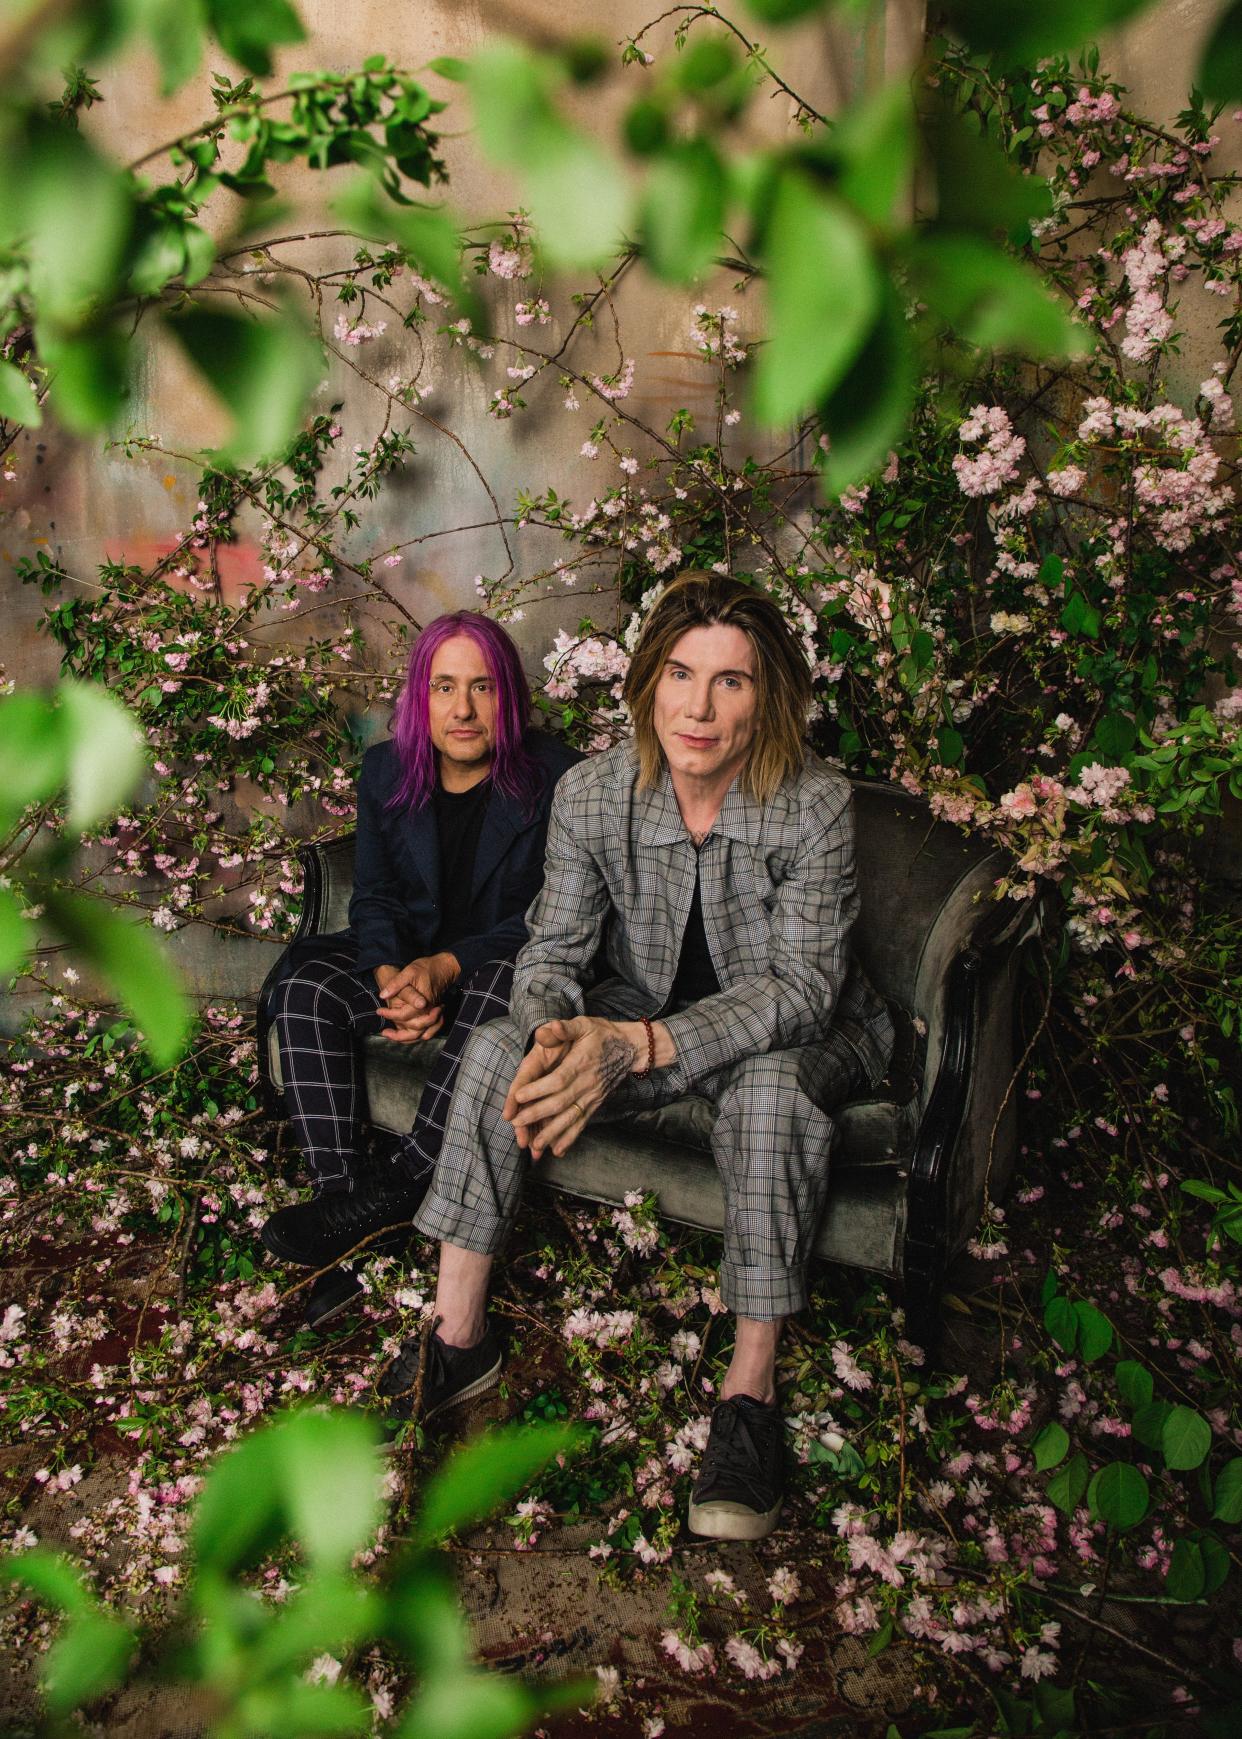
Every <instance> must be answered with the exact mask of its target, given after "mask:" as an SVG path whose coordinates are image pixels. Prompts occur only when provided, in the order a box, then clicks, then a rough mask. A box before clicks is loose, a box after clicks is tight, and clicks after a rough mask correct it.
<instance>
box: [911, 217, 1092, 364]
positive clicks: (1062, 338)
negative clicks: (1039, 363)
mask: <svg viewBox="0 0 1242 1739" xmlns="http://www.w3.org/2000/svg"><path fill="white" fill-rule="evenodd" d="M909 258H910V266H911V272H912V275H913V278H914V282H915V286H916V289H917V291H918V294H919V295H920V297H921V298H922V300H924V301H925V302H926V303H927V304H928V306H929V307H930V308H931V309H932V310H933V312H934V313H936V314H938V315H939V316H940V318H941V319H942V320H944V321H945V323H946V324H947V325H949V326H950V327H952V329H953V330H954V332H955V333H956V334H957V335H958V337H960V338H963V339H965V340H966V342H967V343H968V344H974V345H977V346H978V347H979V348H980V349H981V350H1011V351H1020V352H1021V354H1022V355H1023V356H1029V357H1032V358H1033V357H1045V356H1049V357H1051V356H1066V357H1068V356H1082V355H1084V354H1085V353H1086V351H1088V350H1089V349H1090V348H1091V338H1090V334H1089V333H1088V332H1087V330H1086V328H1085V327H1083V326H1079V325H1077V324H1076V323H1075V322H1074V321H1073V320H1071V318H1070V316H1069V314H1068V313H1067V312H1066V311H1065V309H1063V308H1062V307H1060V306H1059V305H1058V304H1057V303H1056V302H1054V301H1053V299H1052V296H1051V294H1050V292H1049V290H1048V289H1047V287H1046V286H1045V284H1044V282H1043V280H1042V279H1041V278H1040V277H1039V275H1038V273H1037V272H1036V271H1035V269H1034V267H1032V266H1027V265H1024V264H1023V263H1022V262H1021V261H1019V260H1016V259H1014V258H1013V257H1012V255H1010V254H1007V253H1005V252H1003V251H1002V250H1001V249H1000V248H999V247H996V246H993V244H992V243H990V242H987V241H984V240H983V239H982V238H981V237H979V236H971V235H945V234H944V233H942V232H939V231H937V232H933V233H931V234H928V235H925V236H923V237H921V238H919V239H918V240H917V241H916V242H915V243H914V244H913V245H912V246H911V248H910V250H909Z"/></svg>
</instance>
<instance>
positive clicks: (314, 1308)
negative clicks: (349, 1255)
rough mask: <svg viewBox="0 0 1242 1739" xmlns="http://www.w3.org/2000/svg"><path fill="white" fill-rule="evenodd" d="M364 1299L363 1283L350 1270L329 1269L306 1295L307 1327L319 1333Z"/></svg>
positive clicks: (319, 1277)
mask: <svg viewBox="0 0 1242 1739" xmlns="http://www.w3.org/2000/svg"><path fill="white" fill-rule="evenodd" d="M361 1297H362V1282H361V1280H359V1278H358V1276H357V1275H356V1274H354V1273H353V1272H352V1271H351V1270H350V1269H348V1268H329V1269H328V1272H327V1273H326V1274H320V1275H319V1276H318V1277H317V1278H316V1279H315V1280H313V1281H312V1282H311V1285H310V1288H309V1290H308V1292H307V1294H306V1307H305V1316H306V1326H307V1327H308V1328H313V1329H315V1330H316V1331H317V1332H319V1331H322V1330H323V1329H324V1328H326V1327H327V1325H328V1323H330V1322H331V1321H333V1319H334V1318H335V1317H338V1316H340V1314H341V1312H342V1311H344V1310H348V1309H349V1307H350V1305H351V1304H354V1303H356V1302H357V1300H358V1299H360V1298H361Z"/></svg>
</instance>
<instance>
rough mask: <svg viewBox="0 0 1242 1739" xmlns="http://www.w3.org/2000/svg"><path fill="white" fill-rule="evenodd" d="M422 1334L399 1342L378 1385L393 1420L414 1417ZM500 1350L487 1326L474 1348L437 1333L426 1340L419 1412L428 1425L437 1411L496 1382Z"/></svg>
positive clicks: (486, 1389) (453, 1404) (468, 1399)
mask: <svg viewBox="0 0 1242 1739" xmlns="http://www.w3.org/2000/svg"><path fill="white" fill-rule="evenodd" d="M422 1347H423V1336H422V1335H414V1336H412V1337H411V1339H409V1340H407V1341H406V1342H405V1343H404V1344H403V1345H402V1347H401V1350H400V1352H399V1353H398V1354H397V1356H396V1358H395V1359H394V1360H393V1361H392V1363H391V1364H390V1365H389V1367H388V1369H387V1370H386V1371H385V1372H384V1374H383V1376H382V1377H381V1378H380V1380H379V1382H378V1383H377V1385H376V1388H377V1390H378V1392H379V1394H380V1395H381V1396H382V1397H383V1398H384V1400H386V1401H389V1402H391V1403H392V1404H391V1405H390V1406H389V1408H388V1416H389V1418H391V1419H412V1418H413V1417H414V1392H415V1390H416V1388H417V1387H418V1364H419V1358H420V1357H421V1354H422ZM503 1363H504V1351H503V1349H502V1347H501V1344H500V1336H499V1335H497V1334H495V1333H494V1332H493V1331H492V1330H491V1329H490V1328H488V1329H485V1330H484V1333H483V1339H482V1340H481V1341H480V1342H479V1344H478V1345H477V1346H473V1347H450V1346H446V1345H445V1344H444V1342H443V1341H442V1340H441V1339H440V1337H439V1335H438V1334H434V1333H433V1334H432V1335H431V1337H430V1339H429V1340H428V1341H427V1362H426V1365H425V1367H424V1370H423V1393H422V1404H421V1405H420V1407H419V1409H418V1417H419V1418H420V1419H421V1420H422V1422H423V1424H424V1425H429V1424H430V1423H431V1421H432V1420H433V1419H434V1418H435V1416H436V1414H437V1413H443V1412H446V1411H447V1409H448V1408H450V1407H457V1406H460V1405H461V1403H462V1402H463V1401H473V1400H474V1399H475V1397H476V1396H477V1395H485V1394H486V1393H487V1391H488V1390H489V1389H494V1388H495V1387H496V1385H497V1383H498V1382H499V1381H500V1367H501V1365H502V1364H503Z"/></svg>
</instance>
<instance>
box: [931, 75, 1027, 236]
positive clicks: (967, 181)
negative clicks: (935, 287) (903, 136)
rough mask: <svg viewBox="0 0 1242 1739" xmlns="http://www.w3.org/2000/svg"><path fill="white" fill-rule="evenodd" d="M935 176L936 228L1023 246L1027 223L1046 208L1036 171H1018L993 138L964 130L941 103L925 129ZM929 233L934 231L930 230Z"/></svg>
mask: <svg viewBox="0 0 1242 1739" xmlns="http://www.w3.org/2000/svg"><path fill="white" fill-rule="evenodd" d="M925 135H926V140H927V144H928V147H929V149H930V151H931V155H932V161H933V166H934V169H935V176H936V232H940V233H948V232H950V231H956V232H970V231H976V232H979V233H981V234H982V235H983V236H984V237H987V238H989V239H991V238H994V237H995V236H996V234H997V233H998V232H1002V233H1004V234H1005V235H1007V236H1008V237H1009V238H1010V239H1011V240H1012V241H1014V242H1016V243H1019V244H1023V245H1025V244H1026V243H1027V242H1029V241H1030V237H1031V224H1032V223H1033V222H1035V221H1036V220H1038V219H1040V218H1044V217H1047V216H1048V215H1049V214H1050V212H1051V211H1052V193H1051V190H1050V188H1049V186H1048V183H1047V182H1046V181H1045V180H1044V178H1043V176H1041V175H1022V174H1020V173H1019V172H1018V170H1017V169H1015V168H1014V166H1013V165H1012V164H1011V163H1010V162H1009V160H1008V158H1007V157H1006V156H1005V153H1004V152H1003V151H1002V150H1001V149H1000V147H999V146H998V144H997V143H996V141H995V140H994V139H989V138H987V137H985V136H982V135H980V134H979V133H977V132H974V131H972V130H970V129H969V128H968V127H967V126H966V124H965V122H964V121H963V120H962V117H961V116H960V115H959V114H958V113H956V111H954V110H953V109H950V108H948V107H941V108H939V109H938V110H936V111H935V112H934V113H933V114H932V115H931V116H930V117H929V119H928V121H927V123H926V127H925ZM933 233H935V232H933Z"/></svg>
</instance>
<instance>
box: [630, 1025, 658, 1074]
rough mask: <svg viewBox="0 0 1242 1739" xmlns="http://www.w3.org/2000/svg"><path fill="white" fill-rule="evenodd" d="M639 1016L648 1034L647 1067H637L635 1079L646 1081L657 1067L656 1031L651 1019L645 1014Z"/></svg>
mask: <svg viewBox="0 0 1242 1739" xmlns="http://www.w3.org/2000/svg"><path fill="white" fill-rule="evenodd" d="M638 1018H639V1020H641V1021H642V1023H643V1030H644V1031H645V1033H646V1034H647V1067H646V1068H645V1069H635V1070H634V1079H635V1080H636V1081H645V1080H646V1079H647V1076H648V1075H649V1074H650V1073H651V1071H652V1069H654V1068H655V1033H654V1031H653V1030H652V1026H651V1022H650V1020H648V1018H647V1016H646V1015H645V1014H641V1015H639V1017H638Z"/></svg>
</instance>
